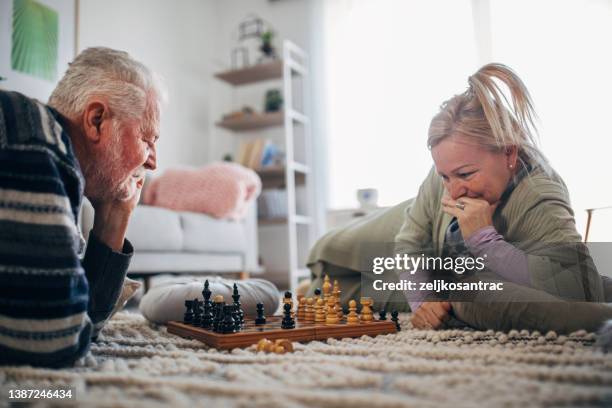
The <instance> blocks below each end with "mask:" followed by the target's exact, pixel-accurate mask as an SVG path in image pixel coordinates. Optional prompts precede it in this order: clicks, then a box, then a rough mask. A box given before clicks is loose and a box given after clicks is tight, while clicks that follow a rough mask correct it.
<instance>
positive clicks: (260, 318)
mask: <svg viewBox="0 0 612 408" xmlns="http://www.w3.org/2000/svg"><path fill="white" fill-rule="evenodd" d="M255 324H256V325H261V324H266V316H264V305H263V303H258V304H257V317H256V318H255Z"/></svg>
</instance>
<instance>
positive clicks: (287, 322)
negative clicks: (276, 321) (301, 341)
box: [281, 303, 295, 329]
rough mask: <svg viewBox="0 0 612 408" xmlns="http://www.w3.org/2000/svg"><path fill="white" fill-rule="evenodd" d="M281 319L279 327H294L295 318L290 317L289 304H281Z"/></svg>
mask: <svg viewBox="0 0 612 408" xmlns="http://www.w3.org/2000/svg"><path fill="white" fill-rule="evenodd" d="M283 310H284V312H283V314H284V316H283V320H282V321H281V329H295V320H294V319H293V318H292V317H291V305H290V304H289V303H285V304H284V305H283Z"/></svg>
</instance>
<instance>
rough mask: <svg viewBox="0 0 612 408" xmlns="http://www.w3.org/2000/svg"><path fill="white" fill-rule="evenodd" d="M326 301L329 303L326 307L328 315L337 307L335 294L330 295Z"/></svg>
mask: <svg viewBox="0 0 612 408" xmlns="http://www.w3.org/2000/svg"><path fill="white" fill-rule="evenodd" d="M326 302H327V305H326V307H325V314H326V315H327V314H329V313H331V312H332V311H333V310H334V308H335V307H336V298H335V297H334V296H333V295H329V297H328V298H327V301H326Z"/></svg>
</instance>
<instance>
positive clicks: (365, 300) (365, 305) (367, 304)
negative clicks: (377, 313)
mask: <svg viewBox="0 0 612 408" xmlns="http://www.w3.org/2000/svg"><path fill="white" fill-rule="evenodd" d="M359 303H361V315H360V316H359V318H360V320H361V321H362V322H364V323H370V322H371V321H372V320H374V312H372V309H371V306H372V303H373V301H372V298H369V297H362V298H361V301H360V302H359Z"/></svg>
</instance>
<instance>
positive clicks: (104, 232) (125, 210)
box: [91, 179, 144, 252]
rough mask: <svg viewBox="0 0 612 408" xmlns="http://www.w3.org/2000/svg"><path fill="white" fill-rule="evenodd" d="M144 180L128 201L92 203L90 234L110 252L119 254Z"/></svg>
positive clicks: (140, 181) (139, 181) (137, 185)
mask: <svg viewBox="0 0 612 408" xmlns="http://www.w3.org/2000/svg"><path fill="white" fill-rule="evenodd" d="M143 184H144V179H141V180H138V182H137V183H136V192H135V193H134V195H133V196H132V197H130V198H129V199H128V200H125V201H121V200H109V201H100V202H96V203H92V205H93V207H94V210H95V217H94V225H93V229H92V231H91V232H92V234H94V235H95V236H96V238H98V239H99V240H100V241H102V242H103V243H104V244H106V245H108V246H109V247H110V248H111V249H112V250H114V251H116V252H121V250H122V249H123V242H124V240H125V232H126V231H127V226H128V222H129V219H130V215H131V214H132V211H134V208H136V205H138V201H139V200H140V193H141V192H142V186H143Z"/></svg>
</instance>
